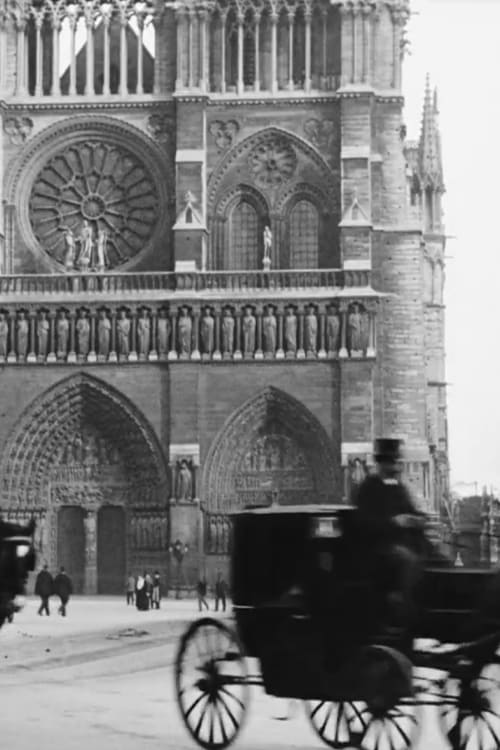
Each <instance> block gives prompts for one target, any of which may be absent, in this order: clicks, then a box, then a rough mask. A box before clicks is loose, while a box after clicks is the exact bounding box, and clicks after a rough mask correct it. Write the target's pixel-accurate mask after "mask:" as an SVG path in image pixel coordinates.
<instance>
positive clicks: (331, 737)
mask: <svg viewBox="0 0 500 750" xmlns="http://www.w3.org/2000/svg"><path fill="white" fill-rule="evenodd" d="M306 707H307V715H308V717H309V721H310V722H311V726H312V728H313V729H314V731H315V732H316V734H317V735H318V737H320V738H321V739H322V740H323V742H324V743H326V744H327V745H329V746H330V747H333V748H336V749H337V750H338V749H340V748H350V747H358V746H359V741H360V739H361V737H362V735H363V730H364V723H363V717H362V716H361V713H360V708H362V704H359V703H351V702H350V701H339V702H338V703H334V702H332V701H307V703H306Z"/></svg>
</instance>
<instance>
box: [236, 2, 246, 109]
mask: <svg viewBox="0 0 500 750" xmlns="http://www.w3.org/2000/svg"><path fill="white" fill-rule="evenodd" d="M244 20H245V16H244V13H243V12H242V11H238V79H237V91H238V94H240V95H241V94H242V93H243V91H244V82H243V21H244Z"/></svg>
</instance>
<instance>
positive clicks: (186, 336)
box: [177, 307, 193, 357]
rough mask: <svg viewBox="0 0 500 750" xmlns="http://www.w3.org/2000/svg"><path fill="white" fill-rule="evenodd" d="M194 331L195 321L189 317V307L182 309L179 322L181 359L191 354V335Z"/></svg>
mask: <svg viewBox="0 0 500 750" xmlns="http://www.w3.org/2000/svg"><path fill="white" fill-rule="evenodd" d="M192 330H193V321H192V320H191V316H190V315H189V310H188V308H187V307H181V316H180V317H179V320H178V321H177V333H178V337H179V349H180V355H181V357H183V356H184V357H188V356H189V355H190V354H191V334H192Z"/></svg>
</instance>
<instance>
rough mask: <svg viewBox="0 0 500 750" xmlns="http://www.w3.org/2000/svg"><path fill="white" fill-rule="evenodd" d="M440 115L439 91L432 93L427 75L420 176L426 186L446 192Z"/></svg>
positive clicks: (420, 150)
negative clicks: (439, 125)
mask: <svg viewBox="0 0 500 750" xmlns="http://www.w3.org/2000/svg"><path fill="white" fill-rule="evenodd" d="M438 115H439V110H438V94H437V89H434V92H432V91H431V82H430V76H429V74H427V77H426V81H425V95H424V109H423V114H422V129H421V132H420V143H419V157H420V158H419V161H420V164H419V166H420V174H421V178H422V182H423V184H424V186H426V187H432V188H434V189H435V190H444V183H443V162H442V155H441V135H440V133H439V127H438Z"/></svg>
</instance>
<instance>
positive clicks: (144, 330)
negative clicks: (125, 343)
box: [137, 310, 151, 359]
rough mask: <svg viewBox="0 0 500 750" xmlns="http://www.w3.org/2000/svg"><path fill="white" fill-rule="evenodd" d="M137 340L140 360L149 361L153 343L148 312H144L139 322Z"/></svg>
mask: <svg viewBox="0 0 500 750" xmlns="http://www.w3.org/2000/svg"><path fill="white" fill-rule="evenodd" d="M137 339H138V343H139V357H140V359H147V358H148V354H149V346H150V342H151V320H150V318H149V315H148V311H147V310H143V311H142V313H141V317H140V318H139V320H138V321H137Z"/></svg>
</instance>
